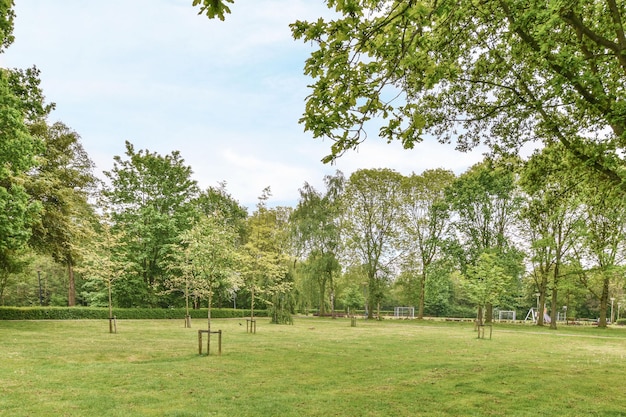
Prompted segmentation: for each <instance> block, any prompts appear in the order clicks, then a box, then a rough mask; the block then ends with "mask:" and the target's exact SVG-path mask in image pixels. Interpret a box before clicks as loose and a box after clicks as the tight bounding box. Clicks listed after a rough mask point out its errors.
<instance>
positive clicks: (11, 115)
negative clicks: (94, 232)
mask: <svg viewBox="0 0 626 417" xmlns="http://www.w3.org/2000/svg"><path fill="white" fill-rule="evenodd" d="M13 19H14V12H13V1H8V0H3V1H0V53H2V52H3V51H4V49H5V48H6V47H8V46H9V45H10V44H11V43H12V42H13V34H12V31H13ZM39 84H40V79H39V71H38V70H37V69H36V68H31V69H28V70H25V71H23V70H19V69H12V70H9V69H5V68H0V282H6V280H7V278H8V275H10V274H13V273H16V272H18V271H19V270H20V268H21V267H22V266H23V265H24V263H23V262H21V261H20V259H19V258H20V257H21V256H22V255H23V253H22V252H23V250H24V248H25V245H26V243H27V241H28V239H29V238H30V235H31V227H32V225H33V224H34V223H36V222H37V220H38V216H39V213H40V209H41V205H40V203H39V202H38V201H36V200H35V199H33V198H32V197H31V196H29V195H28V192H27V190H26V188H25V186H24V185H25V184H26V183H27V182H28V181H27V174H28V173H29V172H30V171H31V170H32V169H33V168H35V167H36V166H37V164H38V161H37V156H38V155H39V153H40V152H41V150H42V148H43V147H42V142H41V140H40V138H39V137H38V136H37V134H36V133H34V127H35V126H38V125H41V124H43V123H44V121H45V118H46V117H47V115H48V113H49V112H50V111H51V110H52V108H53V107H54V105H46V104H45V102H44V97H43V93H42V91H41V88H40V87H39Z"/></svg>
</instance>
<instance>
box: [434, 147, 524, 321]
mask: <svg viewBox="0 0 626 417" xmlns="http://www.w3.org/2000/svg"><path fill="white" fill-rule="evenodd" d="M514 167H515V165H514V161H513V163H512V164H511V163H509V161H507V160H498V161H495V160H492V159H486V160H485V161H483V162H482V163H479V164H476V165H474V166H473V167H471V168H470V169H469V170H468V171H467V172H465V173H464V174H462V175H461V176H460V177H458V178H457V179H456V181H454V183H453V184H452V185H451V186H450V187H449V188H447V189H446V194H447V199H448V201H449V203H450V207H451V209H452V210H453V212H454V228H455V231H456V232H455V233H456V235H457V236H456V238H457V240H458V242H459V246H460V248H461V251H459V252H458V253H459V255H460V257H459V262H460V267H461V272H462V273H465V272H466V269H467V268H468V267H469V266H474V267H475V266H476V262H477V261H478V259H479V258H480V256H481V255H482V254H483V253H484V252H490V253H497V255H498V260H499V261H500V262H505V263H506V264H507V268H506V270H507V273H509V277H510V278H511V279H510V284H511V285H512V286H515V285H517V284H518V282H517V278H519V277H518V275H519V274H520V269H521V266H520V263H521V259H518V258H519V252H518V251H517V250H516V249H515V248H514V247H513V245H512V243H511V233H512V227H513V225H514V220H515V219H516V215H517V211H518V210H519V208H520V205H521V198H520V196H519V193H518V192H517V189H516V184H515V175H514V172H513V168H514ZM501 266H504V264H501ZM491 313H492V311H491V306H489V305H488V306H487V310H486V314H485V315H486V319H487V321H488V322H489V321H491Z"/></svg>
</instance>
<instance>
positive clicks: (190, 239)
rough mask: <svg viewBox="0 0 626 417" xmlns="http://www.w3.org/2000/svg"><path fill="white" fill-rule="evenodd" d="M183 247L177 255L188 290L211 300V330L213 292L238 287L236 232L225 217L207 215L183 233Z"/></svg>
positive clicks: (209, 307) (209, 305) (209, 314)
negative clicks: (224, 220) (226, 223)
mask: <svg viewBox="0 0 626 417" xmlns="http://www.w3.org/2000/svg"><path fill="white" fill-rule="evenodd" d="M181 244H182V246H183V248H182V250H181V251H177V252H175V253H176V255H174V259H175V261H176V262H177V263H179V265H180V269H181V270H182V271H183V276H184V278H185V284H186V286H188V288H189V290H190V291H191V292H192V293H194V294H195V295H196V296H198V297H203V298H205V299H206V300H207V302H208V317H207V318H208V322H207V323H208V330H209V331H211V305H212V300H213V295H214V294H215V292H216V291H217V290H219V289H220V288H227V289H232V288H237V287H238V286H239V276H238V275H237V274H236V265H237V254H236V245H237V234H236V233H235V231H234V230H233V229H232V228H231V227H229V226H228V225H225V224H224V222H223V219H221V218H220V217H219V215H216V216H205V217H202V218H201V219H200V221H198V222H197V223H196V224H195V225H194V226H193V227H192V228H191V230H187V231H185V232H183V233H182V235H181Z"/></svg>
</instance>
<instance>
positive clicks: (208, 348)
mask: <svg viewBox="0 0 626 417" xmlns="http://www.w3.org/2000/svg"><path fill="white" fill-rule="evenodd" d="M202 333H206V337H207V341H206V354H207V356H209V355H210V354H211V333H216V334H217V336H218V338H217V352H218V355H220V356H221V355H222V331H221V330H217V331H210V330H198V355H202Z"/></svg>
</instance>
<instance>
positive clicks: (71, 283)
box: [67, 260, 76, 307]
mask: <svg viewBox="0 0 626 417" xmlns="http://www.w3.org/2000/svg"><path fill="white" fill-rule="evenodd" d="M67 278H68V292H67V305H68V307H74V306H75V305H76V281H75V280H74V265H73V264H72V261H71V260H68V261H67Z"/></svg>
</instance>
